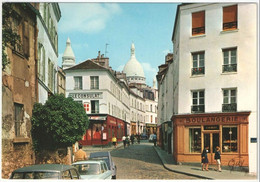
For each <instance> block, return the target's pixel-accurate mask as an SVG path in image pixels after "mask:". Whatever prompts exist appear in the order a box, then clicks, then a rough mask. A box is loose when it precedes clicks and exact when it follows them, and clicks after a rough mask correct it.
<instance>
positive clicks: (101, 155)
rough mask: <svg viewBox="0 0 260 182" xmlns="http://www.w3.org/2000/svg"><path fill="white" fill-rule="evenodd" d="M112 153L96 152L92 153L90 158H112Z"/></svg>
mask: <svg viewBox="0 0 260 182" xmlns="http://www.w3.org/2000/svg"><path fill="white" fill-rule="evenodd" d="M109 153H110V152H94V153H90V157H103V156H110V155H109Z"/></svg>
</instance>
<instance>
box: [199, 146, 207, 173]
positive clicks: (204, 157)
mask: <svg viewBox="0 0 260 182" xmlns="http://www.w3.org/2000/svg"><path fill="white" fill-rule="evenodd" d="M208 152H209V147H208V146H206V147H205V149H204V150H203V151H202V154H201V163H202V171H204V168H206V169H205V170H206V171H208V170H209V169H208V168H209V160H208Z"/></svg>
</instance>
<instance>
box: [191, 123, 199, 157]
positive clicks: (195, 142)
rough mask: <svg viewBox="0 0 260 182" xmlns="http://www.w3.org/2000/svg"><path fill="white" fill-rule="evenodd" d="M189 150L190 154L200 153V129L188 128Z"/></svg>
mask: <svg viewBox="0 0 260 182" xmlns="http://www.w3.org/2000/svg"><path fill="white" fill-rule="evenodd" d="M189 150H190V152H191V153H200V152H201V128H199V127H198V128H189Z"/></svg>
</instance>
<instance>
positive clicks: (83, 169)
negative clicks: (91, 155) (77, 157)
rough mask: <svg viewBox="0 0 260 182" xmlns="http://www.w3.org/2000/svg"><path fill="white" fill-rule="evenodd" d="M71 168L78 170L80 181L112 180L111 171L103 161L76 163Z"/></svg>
mask: <svg viewBox="0 0 260 182" xmlns="http://www.w3.org/2000/svg"><path fill="white" fill-rule="evenodd" d="M72 166H74V167H75V168H76V169H77V170H78V172H79V174H80V177H81V179H112V171H110V170H109V169H108V167H107V164H106V162H105V161H103V160H87V161H78V162H75V163H73V164H72Z"/></svg>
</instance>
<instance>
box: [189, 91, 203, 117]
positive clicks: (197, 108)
mask: <svg viewBox="0 0 260 182" xmlns="http://www.w3.org/2000/svg"><path fill="white" fill-rule="evenodd" d="M204 111H205V105H204V90H200V91H192V106H191V113H203V112H204Z"/></svg>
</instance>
